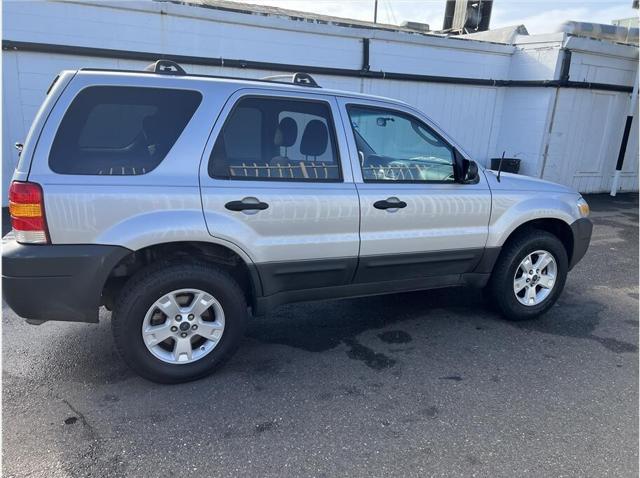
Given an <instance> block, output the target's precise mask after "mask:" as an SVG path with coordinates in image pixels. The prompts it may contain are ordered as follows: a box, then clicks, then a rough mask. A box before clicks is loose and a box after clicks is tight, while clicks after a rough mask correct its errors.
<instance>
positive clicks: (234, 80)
mask: <svg viewBox="0 0 640 478" xmlns="http://www.w3.org/2000/svg"><path fill="white" fill-rule="evenodd" d="M77 72H78V74H83V73H89V74H95V73H103V74H107V75H109V76H111V75H117V76H122V77H123V78H131V77H137V78H145V77H150V76H152V77H155V78H158V77H168V78H172V79H173V80H180V79H185V80H190V79H191V80H204V81H207V82H213V83H216V82H219V83H226V84H236V85H237V86H238V87H240V88H242V87H245V88H246V87H253V88H255V87H262V88H263V87H265V86H266V87H269V88H270V89H277V90H282V91H291V92H300V93H319V94H326V95H333V96H341V97H348V98H358V99H363V100H375V101H383V102H385V103H392V104H396V105H402V106H409V107H410V105H408V104H407V103H405V102H403V101H400V100H397V99H393V98H388V97H384V96H377V95H369V94H365V93H358V92H355V91H346V90H338V89H331V88H322V87H321V86H317V85H315V86H312V85H305V86H302V85H300V84H293V83H288V82H285V81H279V80H276V79H272V78H275V77H267V78H262V79H260V78H239V77H232V76H221V75H220V76H218V75H200V74H192V73H185V74H180V75H176V74H167V73H157V72H153V71H140V70H116V69H102V68H81V69H79V70H77ZM296 74H297V73H292V74H289V75H278V76H283V77H284V76H294V75H296ZM304 75H306V76H310V75H307V74H306V73H305V74H304ZM314 83H315V81H314Z"/></svg>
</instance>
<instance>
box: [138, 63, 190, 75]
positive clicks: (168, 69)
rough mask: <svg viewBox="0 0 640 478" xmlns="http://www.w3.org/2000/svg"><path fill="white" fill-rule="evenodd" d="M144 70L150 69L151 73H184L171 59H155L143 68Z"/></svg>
mask: <svg viewBox="0 0 640 478" xmlns="http://www.w3.org/2000/svg"><path fill="white" fill-rule="evenodd" d="M145 71H151V72H153V73H160V74H163V75H186V74H187V72H186V71H184V68H182V67H181V66H180V65H178V64H177V63H176V62H175V61H171V60H156V61H154V62H153V63H151V64H150V65H149V66H147V67H146V68H145Z"/></svg>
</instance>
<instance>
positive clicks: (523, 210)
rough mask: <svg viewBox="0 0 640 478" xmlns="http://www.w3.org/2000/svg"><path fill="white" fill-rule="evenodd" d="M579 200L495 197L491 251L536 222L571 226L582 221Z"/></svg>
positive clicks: (500, 194) (565, 196) (545, 195)
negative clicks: (554, 222)
mask: <svg viewBox="0 0 640 478" xmlns="http://www.w3.org/2000/svg"><path fill="white" fill-rule="evenodd" d="M577 198H578V196H577V195H576V194H567V193H550V192H545V193H536V194H532V193H530V192H516V191H510V192H508V193H506V192H505V193H503V192H497V193H494V195H493V204H492V209H491V219H490V221H489V235H488V238H487V247H502V245H503V244H504V243H505V241H506V240H507V239H508V238H509V236H510V235H511V234H512V233H513V231H515V230H516V229H517V228H518V227H520V226H522V225H523V224H525V223H527V222H530V221H534V220H536V219H559V220H561V221H563V222H565V223H566V224H567V225H569V226H570V225H571V224H572V223H573V222H574V221H576V220H577V219H578V218H579V217H580V216H579V213H578V210H577V205H576V201H577Z"/></svg>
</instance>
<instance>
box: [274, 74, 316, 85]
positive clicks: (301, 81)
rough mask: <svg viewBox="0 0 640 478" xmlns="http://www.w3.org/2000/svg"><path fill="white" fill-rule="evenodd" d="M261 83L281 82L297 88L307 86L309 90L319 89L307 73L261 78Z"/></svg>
mask: <svg viewBox="0 0 640 478" xmlns="http://www.w3.org/2000/svg"><path fill="white" fill-rule="evenodd" d="M262 80H263V81H283V80H284V82H285V83H293V84H294V85H298V86H308V87H311V88H320V85H318V83H316V80H314V79H313V77H312V76H311V75H310V74H309V73H293V74H292V75H274V76H266V77H264V78H262Z"/></svg>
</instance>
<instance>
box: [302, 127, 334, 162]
mask: <svg viewBox="0 0 640 478" xmlns="http://www.w3.org/2000/svg"><path fill="white" fill-rule="evenodd" d="M328 142H329V132H328V131H327V127H326V126H325V124H324V123H323V122H322V121H320V120H311V121H309V123H308V124H307V127H306V128H305V129H304V133H303V134H302V141H300V153H302V154H304V155H305V156H321V155H322V154H324V152H325V151H326V150H327V144H328Z"/></svg>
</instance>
